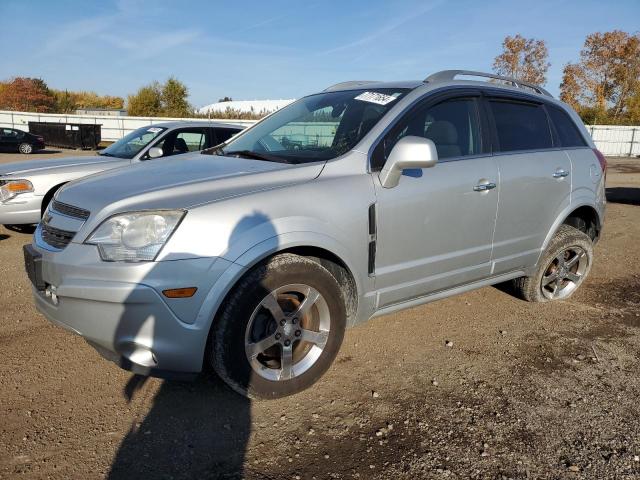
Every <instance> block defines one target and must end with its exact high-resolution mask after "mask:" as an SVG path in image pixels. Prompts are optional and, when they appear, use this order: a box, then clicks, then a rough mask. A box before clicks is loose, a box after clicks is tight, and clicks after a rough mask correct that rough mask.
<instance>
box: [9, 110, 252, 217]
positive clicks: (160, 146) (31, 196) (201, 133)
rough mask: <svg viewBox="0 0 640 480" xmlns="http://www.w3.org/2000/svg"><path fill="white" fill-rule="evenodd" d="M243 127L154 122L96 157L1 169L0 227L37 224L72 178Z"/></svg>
mask: <svg viewBox="0 0 640 480" xmlns="http://www.w3.org/2000/svg"><path fill="white" fill-rule="evenodd" d="M243 128H244V127H242V126H238V125H232V124H225V123H215V124H212V123H205V122H193V121H191V122H166V123H158V124H154V125H147V126H144V127H141V128H138V129H137V130H134V131H133V132H131V133H129V134H128V135H126V136H125V137H123V138H122V139H120V140H118V141H117V142H115V143H114V144H112V145H110V146H109V147H107V148H105V149H104V150H102V151H100V152H98V154H97V155H96V156H81V157H67V158H57V159H48V160H31V161H19V162H15V163H7V164H4V165H0V224H4V225H23V224H35V223H38V222H39V221H40V218H41V217H42V213H43V212H44V211H45V209H46V208H47V205H49V202H50V201H51V199H52V198H53V195H54V194H55V193H56V191H57V190H58V189H59V188H60V187H61V186H62V185H64V184H65V183H67V182H70V181H72V180H76V179H78V178H82V177H86V176H87V175H91V174H93V173H97V172H102V171H105V170H110V169H112V168H118V167H124V166H128V165H133V164H136V163H139V162H143V161H145V160H149V159H154V158H159V157H169V156H173V155H179V154H183V153H188V152H193V151H196V150H202V149H205V148H209V147H212V146H214V145H217V144H219V143H222V142H224V141H226V140H228V139H229V138H230V137H231V136H232V135H235V134H236V133H238V132H240V131H241V130H242V129H243Z"/></svg>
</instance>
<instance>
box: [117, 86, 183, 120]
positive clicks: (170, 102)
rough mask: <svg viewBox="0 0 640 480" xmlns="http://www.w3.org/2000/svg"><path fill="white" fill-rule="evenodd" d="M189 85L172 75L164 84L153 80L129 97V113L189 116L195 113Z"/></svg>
mask: <svg viewBox="0 0 640 480" xmlns="http://www.w3.org/2000/svg"><path fill="white" fill-rule="evenodd" d="M188 96H189V90H188V89H187V87H186V86H185V85H184V84H183V83H182V82H180V81H179V80H176V79H175V78H173V77H170V78H169V79H168V80H167V81H166V82H165V83H164V84H160V83H158V82H153V83H151V84H150V85H146V86H144V87H142V88H140V89H139V90H138V92H137V93H135V94H134V95H129V97H128V99H127V111H128V113H129V115H133V116H140V117H161V116H165V117H180V118H182V117H188V116H190V115H192V114H193V108H192V107H191V105H189V102H188V101H187V97H188Z"/></svg>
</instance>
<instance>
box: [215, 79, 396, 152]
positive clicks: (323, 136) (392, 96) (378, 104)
mask: <svg viewBox="0 0 640 480" xmlns="http://www.w3.org/2000/svg"><path fill="white" fill-rule="evenodd" d="M408 91H409V90H408V89H401V88H397V89H393V88H375V89H361V90H349V91H341V92H326V93H319V94H317V95H311V96H309V97H305V98H302V99H300V100H298V101H297V102H295V103H292V104H291V105H288V106H287V107H284V108H283V109H281V110H279V111H277V112H276V113H274V114H273V115H271V116H269V117H267V118H265V119H264V120H263V121H261V122H259V123H258V124H256V126H255V127H253V128H251V129H249V130H247V131H245V132H243V133H241V134H240V135H238V136H237V137H235V138H233V139H231V140H230V141H229V142H228V143H227V144H226V145H223V146H222V148H217V149H214V150H212V151H209V152H206V151H205V152H206V153H210V154H222V155H236V156H241V157H247V158H257V159H260V160H271V161H279V162H286V163H307V162H315V161H319V160H330V159H332V158H336V157H339V156H340V155H342V154H344V153H346V152H348V151H349V150H351V149H352V148H353V147H354V146H355V145H356V144H357V143H358V142H359V141H360V140H361V139H362V138H363V137H364V136H365V135H366V134H367V133H368V132H369V130H371V129H372V128H373V126H374V125H375V124H376V123H378V121H379V120H380V119H381V118H382V117H383V115H384V114H385V113H387V111H388V110H389V109H390V108H391V107H393V105H395V104H396V103H397V101H398V99H399V98H401V97H402V96H403V95H405V94H406V93H407V92H408ZM205 152H203V153H205Z"/></svg>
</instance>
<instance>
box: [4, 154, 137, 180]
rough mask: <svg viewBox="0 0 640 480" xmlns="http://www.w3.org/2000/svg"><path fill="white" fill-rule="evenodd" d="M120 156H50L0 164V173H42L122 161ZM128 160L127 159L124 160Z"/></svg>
mask: <svg viewBox="0 0 640 480" xmlns="http://www.w3.org/2000/svg"><path fill="white" fill-rule="evenodd" d="M122 161H123V159H121V158H113V157H100V156H97V155H96V156H85V157H64V158H50V159H43V160H28V161H19V162H13V163H6V164H0V175H27V174H34V173H44V172H45V171H46V170H52V169H56V168H61V167H71V166H74V165H95V164H98V163H113V162H122ZM126 161H127V162H129V160H126Z"/></svg>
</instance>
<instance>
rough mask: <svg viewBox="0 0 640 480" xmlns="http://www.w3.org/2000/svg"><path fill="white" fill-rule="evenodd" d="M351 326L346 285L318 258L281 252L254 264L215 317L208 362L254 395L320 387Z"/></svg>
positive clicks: (227, 379) (274, 395)
mask: <svg viewBox="0 0 640 480" xmlns="http://www.w3.org/2000/svg"><path fill="white" fill-rule="evenodd" d="M345 327H346V308H345V302H344V296H343V294H342V292H341V289H340V285H339V284H338V282H337V281H336V279H335V278H334V277H333V275H331V273H330V272H329V271H328V270H327V269H326V268H324V267H323V266H322V265H320V264H319V263H317V262H314V261H312V260H310V259H308V258H305V257H301V256H299V255H293V254H282V255H277V256H275V257H273V258H271V259H269V260H268V261H266V262H265V263H262V264H260V265H258V266H257V267H255V268H253V269H252V270H250V271H249V272H248V273H247V274H246V275H245V276H244V277H243V278H242V279H241V280H240V281H239V282H238V284H237V285H236V286H235V287H234V289H233V290H232V291H231V293H230V294H229V296H228V297H227V299H226V300H225V303H224V305H223V306H222V309H221V312H220V314H219V315H218V316H217V317H216V319H215V320H214V324H213V326H212V332H211V335H210V340H209V341H210V345H209V351H210V354H209V362H210V364H211V366H212V367H213V369H214V370H215V371H216V373H217V374H218V375H219V376H220V377H221V378H222V379H223V380H224V381H225V382H226V383H227V384H229V386H231V388H233V389H234V390H236V391H237V392H239V393H240V394H242V395H245V396H247V397H250V398H279V397H283V396H287V395H292V394H294V393H297V392H300V391H302V390H304V389H306V388H308V387H310V386H311V385H313V384H314V383H315V382H316V381H317V380H318V379H319V378H320V377H321V376H322V375H323V374H324V373H325V372H326V370H327V369H328V368H329V367H330V366H331V364H332V362H333V360H334V359H335V357H336V355H337V353H338V350H339V349H340V345H341V344H342V339H343V337H344V330H345Z"/></svg>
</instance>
